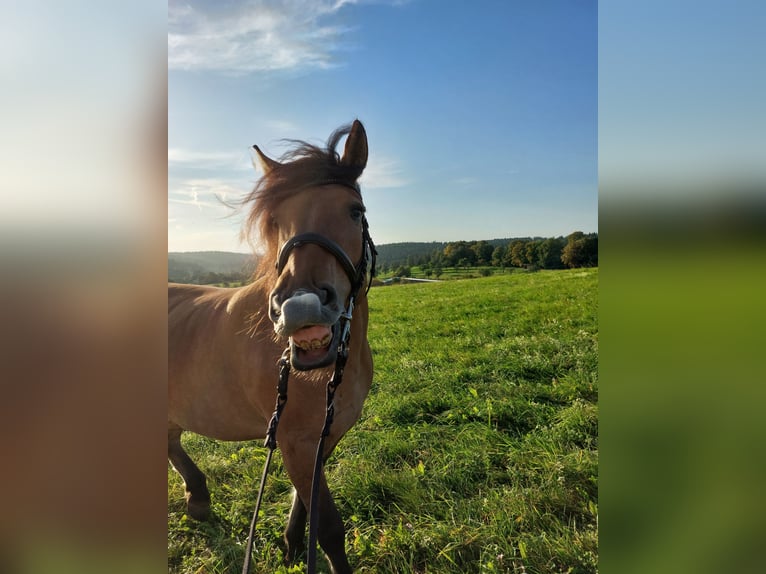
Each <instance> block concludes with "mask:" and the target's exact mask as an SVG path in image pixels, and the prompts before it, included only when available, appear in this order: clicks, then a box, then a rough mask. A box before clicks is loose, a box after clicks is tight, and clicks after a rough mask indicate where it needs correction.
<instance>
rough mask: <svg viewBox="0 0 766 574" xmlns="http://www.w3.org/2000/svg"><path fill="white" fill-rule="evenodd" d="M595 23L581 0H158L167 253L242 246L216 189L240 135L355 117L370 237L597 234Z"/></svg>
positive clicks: (272, 144)
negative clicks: (161, 6)
mask: <svg viewBox="0 0 766 574" xmlns="http://www.w3.org/2000/svg"><path fill="white" fill-rule="evenodd" d="M597 24H598V14H597V3H596V2H595V1H590V0H586V1H577V2H573V1H571V0H549V1H545V2H527V1H513V2H511V1H501V0H498V1H493V0H486V1H483V2H480V3H469V2H457V1H455V2H452V1H450V2H444V1H436V0H409V1H403V0H398V1H384V0H378V1H369V2H368V1H363V0H359V1H351V0H335V1H321V0H282V1H265V0H242V1H227V2H212V1H199V0H193V1H176V0H171V1H170V2H169V5H168V250H169V251H203V250H204V251H208V250H223V251H239V252H247V251H249V250H250V247H249V246H248V245H246V244H244V243H241V242H240V239H239V232H240V229H241V224H242V221H243V219H244V214H243V213H238V212H236V211H232V210H231V209H230V208H228V207H227V206H226V205H225V204H224V203H223V202H222V201H221V200H220V199H223V200H225V201H232V200H236V199H239V198H241V197H242V196H244V195H245V194H246V193H248V192H249V191H250V190H251V189H252V187H253V186H254V184H255V182H256V181H257V179H258V177H260V175H261V174H260V173H259V172H258V171H257V170H256V169H254V167H253V165H252V156H251V148H252V145H253V144H257V145H258V146H259V147H260V148H261V149H263V150H264V151H265V152H266V153H267V154H268V155H270V156H271V157H275V158H278V157H279V156H281V155H282V154H283V153H285V152H286V151H287V150H288V149H289V146H288V145H287V144H286V143H285V141H284V140H285V139H301V140H306V141H309V142H311V143H316V144H322V143H324V142H325V141H326V140H327V138H328V136H329V135H330V134H331V133H332V131H334V130H335V129H336V128H338V127H339V126H341V125H344V124H348V123H350V122H351V121H353V120H354V119H355V118H358V119H359V120H360V121H362V123H363V124H364V126H365V129H366V131H367V135H368V140H369V150H370V157H369V162H368V166H367V169H366V170H365V172H364V174H363V175H362V178H361V180H360V184H361V186H362V193H363V196H364V201H365V205H366V207H367V211H368V219H369V222H370V229H371V233H372V236H373V239H374V240H375V241H376V243H378V244H385V243H395V242H404V241H457V240H479V239H494V238H503V237H524V236H543V237H549V236H560V235H564V236H565V235H568V234H569V233H572V232H573V231H583V232H594V231H597V230H598V191H597V187H598V185H597V158H598V155H597V154H598V149H597V135H598V124H597V117H598V114H597V106H598V75H597V74H598V68H597V64H598V61H597V59H598V37H597V32H598V29H597ZM219 198H220V199H219Z"/></svg>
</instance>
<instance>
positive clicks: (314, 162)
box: [242, 126, 362, 264]
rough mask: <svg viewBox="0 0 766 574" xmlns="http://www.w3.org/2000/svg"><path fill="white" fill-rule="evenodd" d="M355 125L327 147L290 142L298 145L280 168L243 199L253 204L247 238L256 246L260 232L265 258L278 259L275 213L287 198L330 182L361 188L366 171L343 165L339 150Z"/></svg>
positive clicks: (341, 130)
mask: <svg viewBox="0 0 766 574" xmlns="http://www.w3.org/2000/svg"><path fill="white" fill-rule="evenodd" d="M350 131H351V126H344V127H341V128H339V129H338V130H336V131H335V132H333V133H332V135H331V136H330V138H329V139H328V140H327V144H326V146H325V147H324V148H322V147H319V146H315V145H312V144H310V143H307V142H305V141H301V140H288V141H291V142H292V143H293V144H294V147H293V149H291V150H289V151H288V152H286V153H285V154H284V155H283V156H282V157H281V158H280V162H279V165H277V166H276V167H274V168H273V169H271V170H270V171H269V172H268V173H266V174H264V175H263V177H261V179H260V180H259V181H258V183H257V184H256V185H255V187H254V189H253V191H252V192H250V194H248V196H247V197H245V199H244V200H243V202H242V203H243V205H244V204H249V205H250V211H249V214H248V217H247V219H246V222H245V228H244V231H243V236H244V239H246V240H247V241H248V242H249V243H250V244H253V243H254V242H253V239H255V234H256V231H257V232H258V238H260V240H261V241H262V242H265V243H266V247H267V249H268V253H267V254H266V255H265V257H264V259H267V260H269V259H270V260H271V261H270V263H272V264H273V262H274V261H275V260H276V250H277V248H278V246H277V245H276V229H275V228H274V226H273V220H272V214H273V213H274V211H275V210H276V208H277V207H278V206H279V204H281V203H282V202H283V201H284V200H286V199H287V198H289V197H291V196H293V195H295V194H296V193H298V192H300V191H302V190H303V189H305V188H307V187H314V186H321V185H322V184H326V183H329V182H333V183H338V184H341V185H347V186H349V187H352V188H354V189H357V190H358V188H357V186H356V180H357V179H358V178H359V176H360V175H361V174H362V169H360V168H358V167H355V166H348V165H344V164H342V163H341V158H340V156H339V155H338V152H337V151H336V147H337V146H338V143H339V142H340V140H341V138H343V136H345V135H348V134H349V132H350Z"/></svg>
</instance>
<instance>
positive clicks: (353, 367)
mask: <svg viewBox="0 0 766 574" xmlns="http://www.w3.org/2000/svg"><path fill="white" fill-rule="evenodd" d="M348 131H349V130H344V131H342V132H341V131H339V132H336V134H334V135H333V138H332V139H331V143H328V149H327V150H323V153H324V154H325V156H326V157H324V158H322V159H323V161H326V162H328V163H327V164H326V165H325V164H324V163H322V162H319V163H318V164H317V165H316V166H315V165H313V164H311V165H310V163H311V161H312V160H317V161H318V160H319V159H320V154H319V150H318V148H312V149H309V146H306V145H304V146H303V147H302V148H301V150H299V152H297V153H296V156H295V157H297V159H295V161H293V162H290V163H284V164H279V163H277V162H275V161H273V160H270V159H268V158H266V157H265V156H263V155H262V154H261V152H260V150H258V149H257V148H256V151H257V152H258V154H259V156H260V158H261V162H262V164H263V165H264V169H265V172H266V175H265V176H264V178H263V179H262V181H261V183H260V184H259V185H258V186H257V187H256V189H255V190H254V191H253V193H252V194H251V195H250V197H249V198H248V199H247V200H246V201H252V202H253V204H254V205H253V208H252V212H251V215H250V219H249V224H250V225H251V226H253V225H255V224H258V225H259V226H260V232H261V239H262V240H263V241H264V242H265V244H266V247H267V254H266V256H265V257H263V258H262V260H261V263H260V265H259V268H258V271H257V272H256V275H257V277H256V280H255V281H254V282H253V283H251V284H250V285H247V286H244V287H241V288H238V289H221V288H215V287H204V286H194V285H170V286H169V291H168V313H169V314H168V396H169V412H168V422H169V430H168V458H169V459H170V461H171V463H172V464H173V466H174V468H175V469H176V470H177V471H178V472H179V473H180V474H181V475H182V477H183V478H184V482H185V485H186V486H185V488H186V498H187V509H188V512H189V514H190V515H191V516H193V517H195V518H198V519H205V518H206V517H207V516H208V514H209V509H210V496H209V493H208V490H207V487H206V484H205V477H204V474H202V472H201V471H200V470H199V469H198V468H197V467H196V465H195V464H194V463H193V462H192V460H191V459H190V458H189V457H188V455H187V454H186V452H184V450H183V448H182V447H181V442H180V436H181V432H182V431H184V430H189V431H192V432H195V433H198V434H201V435H204V436H208V437H211V438H215V439H220V440H249V439H257V438H263V437H264V435H265V431H266V426H267V423H268V421H269V418H270V417H271V414H272V412H273V410H274V405H275V402H276V395H277V392H276V384H277V375H278V373H277V362H278V360H279V358H280V356H281V354H282V352H283V350H284V348H285V346H286V345H287V344H288V341H289V342H290V348H291V355H292V359H291V362H292V364H293V367H294V368H293V370H292V372H291V374H290V379H289V392H288V396H289V400H288V401H287V403H286V406H285V408H284V411H283V413H282V416H281V417H280V423H279V427H278V430H277V443H278V445H279V449H280V451H281V453H282V457H283V460H284V465H285V468H286V470H287V473H288V475H289V477H290V480H291V481H292V483H293V485H294V486H295V494H296V496H295V497H294V501H293V508H292V511H291V513H290V518H289V521H288V526H287V529H286V531H285V540H286V542H287V548H288V555H287V558H288V560H292V559H293V558H294V557H295V555H296V553H298V552H299V551H301V549H302V547H303V540H304V535H305V522H306V509H307V508H308V507H309V503H310V497H311V481H312V474H313V461H314V456H315V453H316V448H317V442H318V440H319V437H320V433H321V429H322V426H323V423H324V417H325V383H326V382H327V381H328V379H329V378H330V376H331V374H332V371H333V364H334V360H335V348H334V346H335V345H336V344H337V341H338V335H337V331H338V330H339V328H338V324H339V321H340V317H341V315H342V314H343V313H344V312H345V310H346V305H347V302H348V300H349V298H350V297H351V296H353V295H354V291H355V290H357V291H358V295H357V296H356V301H355V307H354V311H353V319H352V320H351V324H350V326H351V339H350V342H349V354H348V362H347V364H346V367H345V373H344V377H343V383H342V384H341V385H340V386H339V387H338V389H337V392H336V394H335V418H334V422H333V424H332V427H331V429H330V435H329V436H328V437H327V439H326V442H325V449H324V454H325V458H326V457H327V456H329V454H330V453H331V452H332V450H333V449H334V448H335V446H336V445H337V443H338V441H339V440H340V439H341V437H342V436H343V435H344V434H345V433H346V432H347V431H348V430H349V429H350V428H351V426H352V425H353V424H354V423H355V422H356V420H357V419H358V418H359V415H360V414H361V410H362V404H363V402H364V399H365V397H366V396H367V393H368V391H369V388H370V384H371V381H372V356H371V353H370V347H369V344H368V342H367V319H368V311H367V300H366V296H365V290H364V289H363V288H361V289H360V288H359V287H360V286H361V283H360V284H359V285H356V286H355V285H353V277H352V276H349V272H348V271H347V269H345V268H344V266H343V262H341V261H339V260H338V259H339V257H338V255H335V254H333V252H332V251H330V252H328V248H327V247H326V246H324V245H318V244H311V243H309V244H298V245H297V246H296V247H293V248H292V250H291V251H290V252H288V253H287V254H285V257H284V261H280V264H281V269H279V270H277V269H275V263H276V262H277V258H278V255H279V247H280V246H283V245H284V244H285V243H286V242H288V240H289V238H291V237H295V236H300V235H301V234H309V235H312V236H313V235H319V236H321V237H322V238H326V239H327V240H329V243H331V244H332V245H333V246H334V247H339V248H340V249H342V252H344V253H345V254H347V255H348V258H349V259H351V260H352V261H360V260H361V261H363V262H364V263H365V264H364V269H360V270H359V276H360V279H361V281H362V282H363V281H364V280H365V279H364V278H365V275H366V257H365V250H367V249H368V248H369V247H368V244H367V240H369V236H367V235H366V220H364V215H363V206H362V205H361V195H360V194H359V192H358V188H356V184H355V181H356V178H357V177H358V176H359V175H360V174H361V172H362V170H363V169H364V166H365V164H366V161H367V140H366V135H365V133H364V129H363V128H362V126H361V124H360V123H359V122H358V121H357V122H355V123H354V125H353V127H352V128H351V130H350V134H349V137H348V140H347V142H346V147H345V151H344V155H343V157H342V158H338V157H337V155H335V154H334V153H330V152H331V151H332V150H333V148H334V145H335V144H336V143H337V141H338V139H339V138H340V137H341V136H342V135H344V134H345V133H347V132H348ZM312 150H313V151H312ZM309 152H311V153H309ZM309 155H311V156H312V157H309ZM301 167H303V168H306V169H304V170H303V172H301V171H300V169H298V168H301ZM291 170H292V172H291ZM323 170H324V171H323ZM328 170H329V171H328ZM293 172H294V173H297V174H298V175H296V176H294V177H293ZM365 238H367V239H365ZM370 247H371V242H370ZM355 288H356V289H355ZM318 532H319V543H320V545H321V546H322V548H323V549H324V551H325V552H326V554H327V556H328V559H329V560H330V563H331V564H332V568H333V572H336V573H343V572H351V569H350V567H349V564H348V561H347V559H346V554H345V549H344V541H345V534H344V529H343V522H342V520H341V517H340V515H339V513H338V511H337V508H336V507H335V504H334V502H333V500H332V496H331V495H330V492H329V489H328V488H327V483H326V481H325V478H324V475H322V476H321V478H320V491H319V528H318Z"/></svg>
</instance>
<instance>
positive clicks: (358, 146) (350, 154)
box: [340, 120, 367, 171]
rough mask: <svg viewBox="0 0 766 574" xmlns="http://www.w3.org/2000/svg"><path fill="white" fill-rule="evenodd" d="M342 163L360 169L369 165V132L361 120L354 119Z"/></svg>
mask: <svg viewBox="0 0 766 574" xmlns="http://www.w3.org/2000/svg"><path fill="white" fill-rule="evenodd" d="M340 163H342V164H343V165H348V166H353V167H357V168H359V170H360V171H361V170H363V169H364V168H365V166H366V165H367V133H366V132H365V131H364V126H363V125H362V122H360V121H359V120H354V123H353V125H352V126H351V132H350V133H349V134H348V138H347V139H346V147H345V148H344V149H343V157H342V158H341V160H340Z"/></svg>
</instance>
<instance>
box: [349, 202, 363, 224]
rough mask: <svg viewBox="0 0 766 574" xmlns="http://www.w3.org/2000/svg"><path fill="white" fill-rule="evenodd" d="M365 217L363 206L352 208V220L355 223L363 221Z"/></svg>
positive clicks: (353, 206)
mask: <svg viewBox="0 0 766 574" xmlns="http://www.w3.org/2000/svg"><path fill="white" fill-rule="evenodd" d="M363 215H364V207H362V206H361V205H352V206H351V219H353V220H354V221H361V219H362V216H363Z"/></svg>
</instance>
